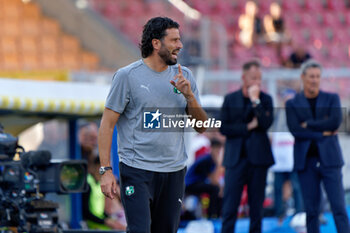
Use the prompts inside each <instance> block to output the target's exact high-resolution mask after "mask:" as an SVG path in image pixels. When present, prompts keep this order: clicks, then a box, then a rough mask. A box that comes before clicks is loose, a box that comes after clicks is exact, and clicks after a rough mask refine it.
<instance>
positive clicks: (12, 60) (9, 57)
mask: <svg viewBox="0 0 350 233" xmlns="http://www.w3.org/2000/svg"><path fill="white" fill-rule="evenodd" d="M2 64H3V69H4V70H19V69H20V63H19V57H18V55H17V54H15V53H14V54H3V56H2Z"/></svg>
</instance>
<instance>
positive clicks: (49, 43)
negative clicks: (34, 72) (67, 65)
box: [39, 35, 58, 53]
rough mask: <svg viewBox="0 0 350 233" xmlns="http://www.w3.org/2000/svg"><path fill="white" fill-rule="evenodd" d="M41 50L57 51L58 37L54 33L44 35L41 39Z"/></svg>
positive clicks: (45, 51) (46, 51)
mask: <svg viewBox="0 0 350 233" xmlns="http://www.w3.org/2000/svg"><path fill="white" fill-rule="evenodd" d="M39 50H40V51H39V52H41V53H57V51H58V37H57V36H54V35H42V36H41V37H40V39H39Z"/></svg>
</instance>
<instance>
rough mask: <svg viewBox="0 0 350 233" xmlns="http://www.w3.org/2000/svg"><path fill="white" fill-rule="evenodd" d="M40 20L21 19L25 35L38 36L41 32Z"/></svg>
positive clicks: (22, 31) (22, 30)
mask: <svg viewBox="0 0 350 233" xmlns="http://www.w3.org/2000/svg"><path fill="white" fill-rule="evenodd" d="M40 27H41V26H40V21H39V20H36V19H26V20H23V21H21V33H22V35H24V36H38V35H39V34H40Z"/></svg>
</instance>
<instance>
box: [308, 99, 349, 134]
mask: <svg viewBox="0 0 350 233" xmlns="http://www.w3.org/2000/svg"><path fill="white" fill-rule="evenodd" d="M329 108H330V110H329V116H328V117H327V118H325V119H316V120H308V121H306V122H304V123H303V124H302V127H304V128H309V129H312V130H315V131H321V132H323V131H332V132H334V131H336V130H337V129H338V128H339V126H340V124H341V122H342V111H341V106H340V99H339V96H338V95H337V94H334V95H332V100H331V104H330V106H329Z"/></svg>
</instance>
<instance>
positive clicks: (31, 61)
mask: <svg viewBox="0 0 350 233" xmlns="http://www.w3.org/2000/svg"><path fill="white" fill-rule="evenodd" d="M21 67H22V69H23V70H37V69H38V68H39V60H38V56H37V54H32V53H30V54H26V53H24V54H22V55H21Z"/></svg>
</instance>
